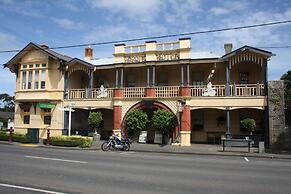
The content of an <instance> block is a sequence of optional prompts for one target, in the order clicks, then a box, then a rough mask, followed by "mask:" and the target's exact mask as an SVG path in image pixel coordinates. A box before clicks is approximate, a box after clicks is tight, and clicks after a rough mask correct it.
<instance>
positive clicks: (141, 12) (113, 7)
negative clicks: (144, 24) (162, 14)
mask: <svg viewBox="0 0 291 194" xmlns="http://www.w3.org/2000/svg"><path fill="white" fill-rule="evenodd" d="M87 2H88V3H89V5H91V6H92V8H99V9H106V10H107V11H109V12H110V13H113V14H116V13H122V14H124V15H125V16H127V17H129V18H131V19H138V20H141V21H151V20H153V18H154V17H155V16H156V15H157V14H158V13H159V9H160V7H161V5H162V3H163V2H162V1H161V0H146V1H136V0H110V1H108V0H88V1H87Z"/></svg>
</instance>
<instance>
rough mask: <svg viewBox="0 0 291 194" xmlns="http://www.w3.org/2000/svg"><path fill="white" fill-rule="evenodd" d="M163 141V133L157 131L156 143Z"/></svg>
mask: <svg viewBox="0 0 291 194" xmlns="http://www.w3.org/2000/svg"><path fill="white" fill-rule="evenodd" d="M162 142H163V135H162V134H161V133H160V132H158V131H156V132H155V140H154V143H159V144H161V143H162Z"/></svg>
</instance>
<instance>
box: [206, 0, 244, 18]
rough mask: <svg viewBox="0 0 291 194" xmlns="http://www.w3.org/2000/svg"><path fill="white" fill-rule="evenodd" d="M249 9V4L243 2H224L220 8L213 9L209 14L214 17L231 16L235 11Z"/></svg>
mask: <svg viewBox="0 0 291 194" xmlns="http://www.w3.org/2000/svg"><path fill="white" fill-rule="evenodd" d="M247 7H248V3H247V2H243V1H224V2H223V3H222V5H221V6H220V7H212V8H210V10H209V12H210V13H212V14H214V15H224V14H229V13H231V12H234V11H241V10H244V9H246V8H247Z"/></svg>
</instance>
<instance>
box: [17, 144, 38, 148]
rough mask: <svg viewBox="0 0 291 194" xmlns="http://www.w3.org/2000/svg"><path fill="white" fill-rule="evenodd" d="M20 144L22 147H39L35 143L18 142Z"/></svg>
mask: <svg viewBox="0 0 291 194" xmlns="http://www.w3.org/2000/svg"><path fill="white" fill-rule="evenodd" d="M20 146H23V147H33V148H35V147H39V146H38V145H35V144H20Z"/></svg>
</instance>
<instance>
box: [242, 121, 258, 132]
mask: <svg viewBox="0 0 291 194" xmlns="http://www.w3.org/2000/svg"><path fill="white" fill-rule="evenodd" d="M240 125H241V128H242V129H243V130H246V131H248V132H253V131H254V130H255V128H256V121H255V120H254V119H251V118H246V119H243V120H241V121H240Z"/></svg>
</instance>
